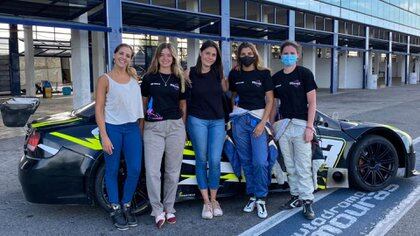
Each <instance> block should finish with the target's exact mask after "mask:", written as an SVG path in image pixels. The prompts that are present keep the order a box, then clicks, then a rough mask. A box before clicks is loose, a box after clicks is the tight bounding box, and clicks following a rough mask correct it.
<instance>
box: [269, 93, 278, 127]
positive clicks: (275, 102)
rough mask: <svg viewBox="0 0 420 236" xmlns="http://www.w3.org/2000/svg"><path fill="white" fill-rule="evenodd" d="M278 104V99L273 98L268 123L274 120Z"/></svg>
mask: <svg viewBox="0 0 420 236" xmlns="http://www.w3.org/2000/svg"><path fill="white" fill-rule="evenodd" d="M278 105H279V102H278V99H276V98H274V99H273V107H272V108H271V112H270V123H271V124H273V123H274V122H275V121H276V115H277V107H278Z"/></svg>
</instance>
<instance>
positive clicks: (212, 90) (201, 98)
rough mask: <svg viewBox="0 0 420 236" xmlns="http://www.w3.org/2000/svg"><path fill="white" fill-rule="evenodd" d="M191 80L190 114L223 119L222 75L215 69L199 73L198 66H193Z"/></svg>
mask: <svg viewBox="0 0 420 236" xmlns="http://www.w3.org/2000/svg"><path fill="white" fill-rule="evenodd" d="M190 80H191V87H188V94H189V99H188V115H192V116H194V117H197V118H199V119H205V120H216V119H223V118H224V111H223V103H222V99H223V97H222V96H223V89H222V84H221V82H222V77H221V75H220V74H219V73H218V72H217V71H215V70H211V71H209V72H207V73H204V74H197V72H196V68H195V67H191V69H190Z"/></svg>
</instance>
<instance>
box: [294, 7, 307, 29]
mask: <svg viewBox="0 0 420 236" xmlns="http://www.w3.org/2000/svg"><path fill="white" fill-rule="evenodd" d="M296 27H300V28H304V27H305V13H303V12H300V11H299V12H296Z"/></svg>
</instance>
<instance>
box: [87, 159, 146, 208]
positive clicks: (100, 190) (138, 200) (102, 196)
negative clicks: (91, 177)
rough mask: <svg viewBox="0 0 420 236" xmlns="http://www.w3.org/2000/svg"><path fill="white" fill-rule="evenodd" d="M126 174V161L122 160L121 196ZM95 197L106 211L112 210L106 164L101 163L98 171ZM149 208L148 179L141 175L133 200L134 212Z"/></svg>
mask: <svg viewBox="0 0 420 236" xmlns="http://www.w3.org/2000/svg"><path fill="white" fill-rule="evenodd" d="M125 176H126V171H125V168H124V163H123V162H121V165H120V170H119V173H118V187H119V193H120V198H121V197H122V192H123V185H124V180H125ZM95 198H96V202H97V203H98V205H99V206H100V207H102V208H103V209H105V210H106V211H108V212H109V211H110V210H111V205H110V203H109V201H108V194H107V191H106V187H105V165H104V164H103V165H101V166H100V167H99V169H98V171H97V172H96V177H95ZM148 209H149V198H148V196H147V190H146V180H145V178H144V177H140V179H139V182H138V185H137V189H136V192H135V193H134V196H133V200H132V211H133V213H134V214H141V213H144V212H146V211H148Z"/></svg>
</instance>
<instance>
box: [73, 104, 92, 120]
mask: <svg viewBox="0 0 420 236" xmlns="http://www.w3.org/2000/svg"><path fill="white" fill-rule="evenodd" d="M71 115H72V116H78V117H84V118H85V117H86V118H88V117H92V116H94V115H95V102H91V103H89V104H87V105H84V106H82V107H79V108H77V109H74V110H73V111H72V112H71Z"/></svg>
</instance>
